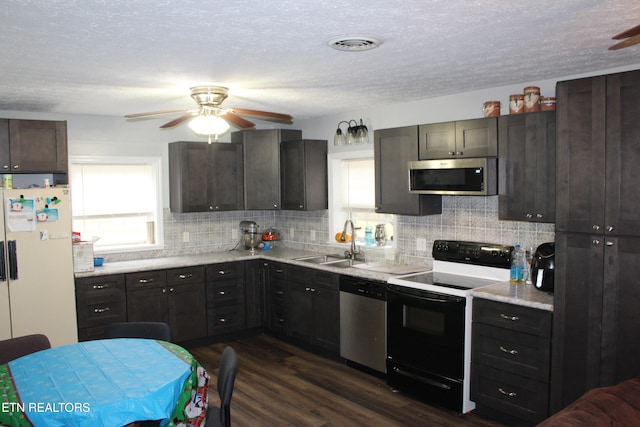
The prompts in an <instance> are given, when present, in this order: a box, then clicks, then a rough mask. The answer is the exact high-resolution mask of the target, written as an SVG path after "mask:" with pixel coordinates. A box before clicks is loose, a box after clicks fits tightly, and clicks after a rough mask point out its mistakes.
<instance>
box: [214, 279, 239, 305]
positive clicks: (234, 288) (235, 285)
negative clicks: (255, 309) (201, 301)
mask: <svg viewBox="0 0 640 427" xmlns="http://www.w3.org/2000/svg"><path fill="white" fill-rule="evenodd" d="M243 302H244V282H243V281H242V280H237V279H228V280H221V281H217V282H210V283H207V305H208V306H209V308H211V307H220V306H225V305H235V304H241V303H243Z"/></svg>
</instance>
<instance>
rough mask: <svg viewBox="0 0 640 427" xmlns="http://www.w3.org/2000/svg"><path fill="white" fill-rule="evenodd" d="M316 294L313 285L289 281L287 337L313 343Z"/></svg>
mask: <svg viewBox="0 0 640 427" xmlns="http://www.w3.org/2000/svg"><path fill="white" fill-rule="evenodd" d="M309 282H310V281H309ZM314 292H315V290H314V289H313V286H312V285H311V283H308V284H305V283H300V282H294V281H289V283H288V286H287V294H286V302H285V304H286V313H287V326H286V328H287V329H286V330H287V336H290V337H293V338H295V339H298V340H300V341H304V342H313V340H314V324H313V323H314V322H313V296H314V295H313V293H314Z"/></svg>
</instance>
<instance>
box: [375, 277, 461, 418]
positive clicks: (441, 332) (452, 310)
mask: <svg viewBox="0 0 640 427" xmlns="http://www.w3.org/2000/svg"><path fill="white" fill-rule="evenodd" d="M465 305H466V299H465V298H464V297H458V296H452V295H444V294H438V293H433V292H428V291H422V290H419V289H413V288H407V287H404V286H396V285H390V286H389V291H388V293H387V383H388V384H389V385H390V386H392V387H395V388H397V389H400V390H405V391H407V392H410V393H412V394H416V395H419V396H421V397H423V398H426V399H427V400H429V401H431V402H433V403H436V404H438V405H441V406H444V407H446V408H449V409H451V410H454V411H457V412H460V411H461V408H462V381H463V377H464V324H465Z"/></svg>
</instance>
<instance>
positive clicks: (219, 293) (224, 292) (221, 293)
mask: <svg viewBox="0 0 640 427" xmlns="http://www.w3.org/2000/svg"><path fill="white" fill-rule="evenodd" d="M226 294H227V292H226V291H219V292H218V295H220V296H225V295H226Z"/></svg>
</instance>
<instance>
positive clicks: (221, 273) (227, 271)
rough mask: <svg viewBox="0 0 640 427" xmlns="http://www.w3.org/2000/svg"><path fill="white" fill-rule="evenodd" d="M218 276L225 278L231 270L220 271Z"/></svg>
mask: <svg viewBox="0 0 640 427" xmlns="http://www.w3.org/2000/svg"><path fill="white" fill-rule="evenodd" d="M218 274H219V275H221V276H224V275H225V274H229V270H220V271H218Z"/></svg>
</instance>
